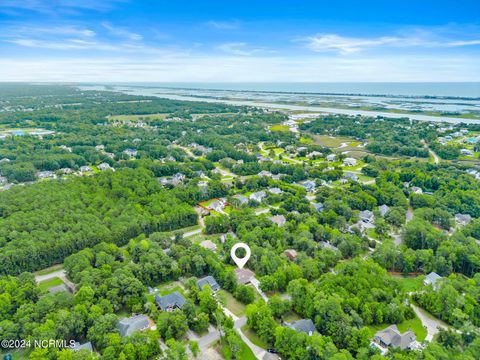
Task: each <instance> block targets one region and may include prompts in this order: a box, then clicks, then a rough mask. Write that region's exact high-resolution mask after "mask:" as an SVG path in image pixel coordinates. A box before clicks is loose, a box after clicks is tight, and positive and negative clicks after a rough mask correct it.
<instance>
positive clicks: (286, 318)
mask: <svg viewBox="0 0 480 360" xmlns="http://www.w3.org/2000/svg"><path fill="white" fill-rule="evenodd" d="M300 319H301V317H300V316H299V315H298V314H297V313H296V312H293V311H290V312H289V313H288V314H286V315H285V316H284V317H283V321H285V322H287V323H291V322H292V321H297V320H300Z"/></svg>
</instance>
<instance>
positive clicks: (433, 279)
mask: <svg viewBox="0 0 480 360" xmlns="http://www.w3.org/2000/svg"><path fill="white" fill-rule="evenodd" d="M440 279H442V277H441V276H440V275H438V274H437V273H436V272H434V271H432V272H431V273H430V274H428V275H427V276H425V279H424V280H423V284H424V285H425V286H428V285H432V287H433V289H435V290H436V289H437V288H438V285H439V284H438V283H437V282H438V280H440Z"/></svg>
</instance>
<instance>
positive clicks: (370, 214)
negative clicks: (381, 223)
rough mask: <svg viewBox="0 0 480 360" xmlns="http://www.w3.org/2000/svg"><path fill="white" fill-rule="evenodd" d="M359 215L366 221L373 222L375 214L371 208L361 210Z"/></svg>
mask: <svg viewBox="0 0 480 360" xmlns="http://www.w3.org/2000/svg"><path fill="white" fill-rule="evenodd" d="M358 217H359V218H360V220H362V221H363V222H364V223H373V219H374V216H373V212H371V211H370V210H364V211H360V213H359V214H358Z"/></svg>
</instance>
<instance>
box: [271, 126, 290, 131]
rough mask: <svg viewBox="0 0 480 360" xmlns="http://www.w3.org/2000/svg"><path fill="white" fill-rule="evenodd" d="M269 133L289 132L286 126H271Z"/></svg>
mask: <svg viewBox="0 0 480 360" xmlns="http://www.w3.org/2000/svg"><path fill="white" fill-rule="evenodd" d="M270 131H283V132H286V131H289V129H288V126H287V125H272V126H270Z"/></svg>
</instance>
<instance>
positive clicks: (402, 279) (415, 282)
mask: <svg viewBox="0 0 480 360" xmlns="http://www.w3.org/2000/svg"><path fill="white" fill-rule="evenodd" d="M394 277H395V279H397V280H398V283H399V284H400V287H401V288H402V289H403V290H404V291H405V292H412V291H418V290H421V289H422V287H423V279H424V278H425V276H423V275H420V276H394Z"/></svg>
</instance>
